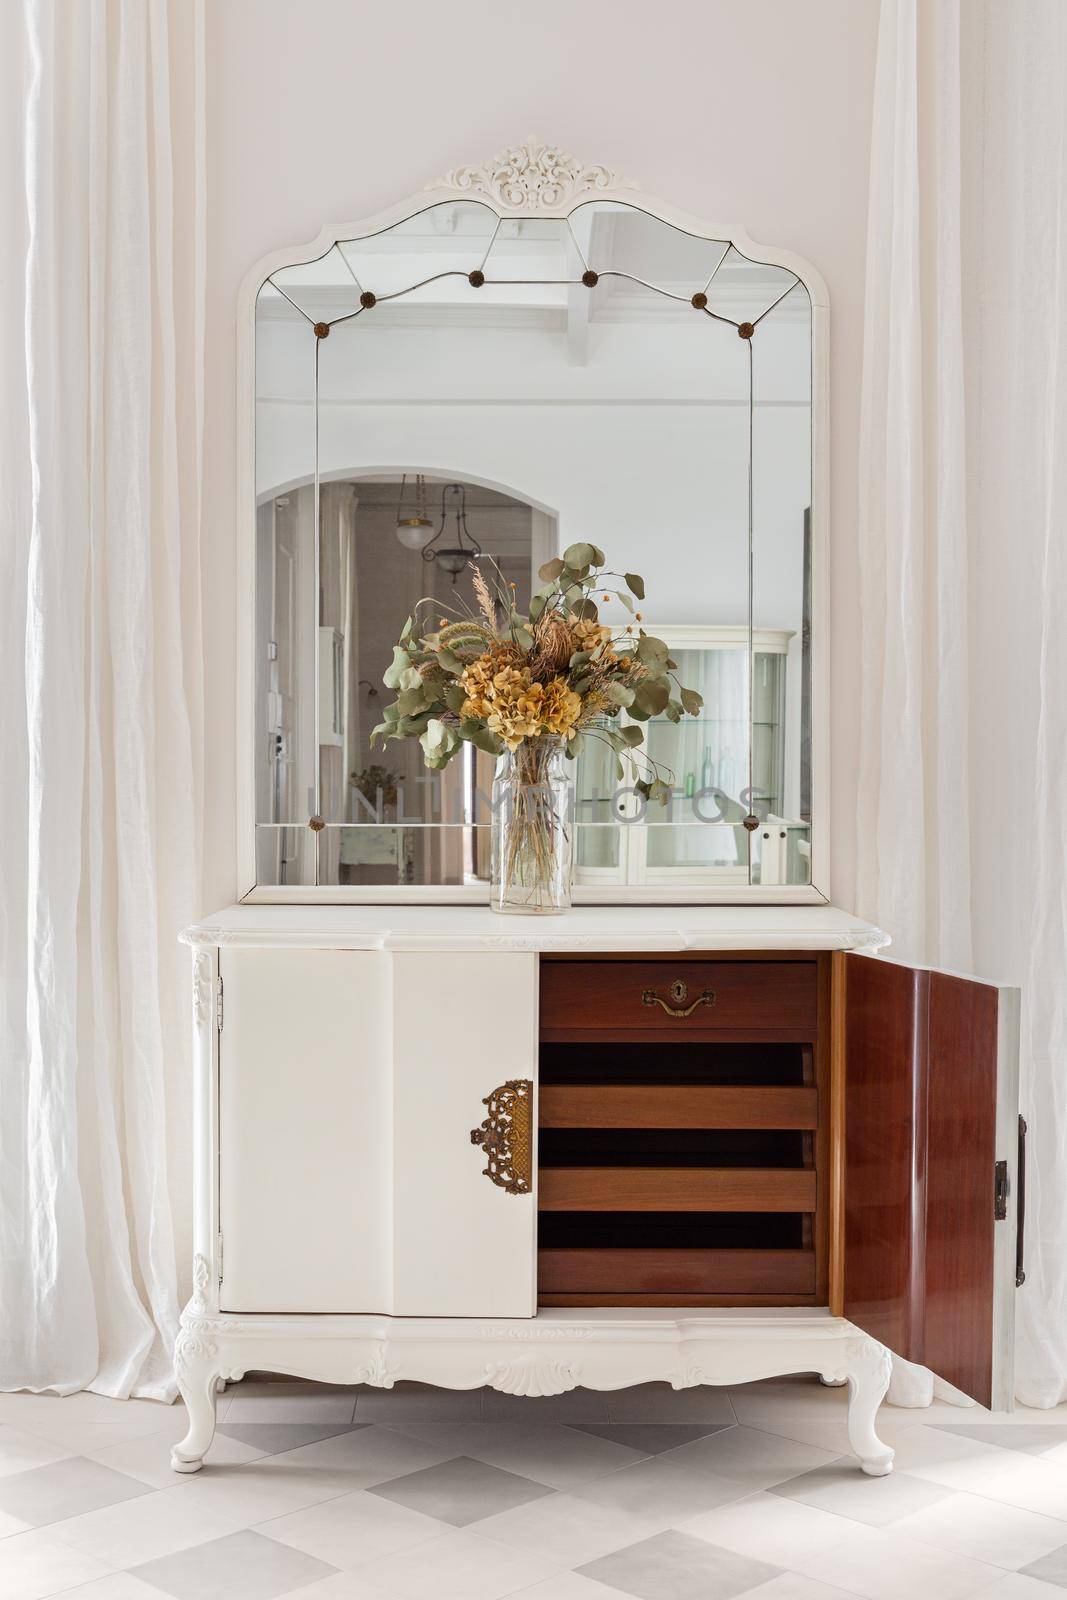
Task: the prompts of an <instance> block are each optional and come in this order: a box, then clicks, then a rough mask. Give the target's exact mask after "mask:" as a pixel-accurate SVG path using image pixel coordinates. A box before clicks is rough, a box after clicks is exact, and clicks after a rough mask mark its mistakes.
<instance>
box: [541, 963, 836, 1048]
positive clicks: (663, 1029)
mask: <svg viewBox="0 0 1067 1600" xmlns="http://www.w3.org/2000/svg"><path fill="white" fill-rule="evenodd" d="M818 987H819V986H818V964H817V962H816V961H815V960H811V961H694V960H692V959H685V960H679V961H674V960H668V961H620V960H613V961H543V962H542V963H541V1037H542V1038H543V1039H548V1040H552V1039H557V1040H560V1039H583V1038H585V1039H589V1038H599V1039H605V1040H609V1039H625V1038H630V1037H633V1035H635V1034H643V1035H645V1036H647V1037H652V1036H655V1037H657V1038H664V1037H674V1036H676V1037H679V1038H687V1037H688V1038H694V1037H697V1038H699V1037H706V1036H714V1035H715V1034H727V1033H735V1034H752V1035H755V1036H757V1037H758V1036H761V1035H763V1036H767V1035H779V1036H788V1037H789V1038H795V1039H808V1038H813V1037H814V1034H815V1028H816V1022H817V1018H818Z"/></svg>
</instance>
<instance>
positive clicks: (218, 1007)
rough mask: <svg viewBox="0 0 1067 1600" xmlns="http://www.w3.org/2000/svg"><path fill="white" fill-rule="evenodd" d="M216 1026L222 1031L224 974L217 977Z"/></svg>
mask: <svg viewBox="0 0 1067 1600" xmlns="http://www.w3.org/2000/svg"><path fill="white" fill-rule="evenodd" d="M215 1026H216V1028H217V1029H218V1030H219V1032H220V1033H221V1032H222V976H221V974H220V976H219V977H217V978H216V979H215Z"/></svg>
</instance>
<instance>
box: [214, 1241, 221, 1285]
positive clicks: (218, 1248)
mask: <svg viewBox="0 0 1067 1600" xmlns="http://www.w3.org/2000/svg"><path fill="white" fill-rule="evenodd" d="M215 1262H216V1265H217V1267H218V1274H219V1283H220V1284H221V1283H222V1234H221V1233H220V1234H219V1236H218V1239H217V1240H216V1242H215Z"/></svg>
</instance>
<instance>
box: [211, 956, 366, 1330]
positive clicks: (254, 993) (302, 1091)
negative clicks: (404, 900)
mask: <svg viewBox="0 0 1067 1600" xmlns="http://www.w3.org/2000/svg"><path fill="white" fill-rule="evenodd" d="M219 968H220V972H221V975H222V980H223V1029H222V1033H221V1035H220V1038H219V1220H220V1228H221V1231H222V1236H223V1246H224V1248H223V1264H222V1286H221V1291H220V1298H221V1305H222V1308H223V1309H224V1310H226V1311H246V1312H252V1311H259V1312H270V1311H310V1312H324V1311H390V1310H392V1239H391V1233H392V1217H391V1194H392V1162H391V1142H392V1141H391V1124H392V1106H391V1099H392V1071H391V1039H390V1018H391V1009H392V1008H391V984H390V958H389V956H388V955H385V954H383V953H381V952H378V951H364V950H273V949H227V948H223V949H222V951H221V952H220V957H219Z"/></svg>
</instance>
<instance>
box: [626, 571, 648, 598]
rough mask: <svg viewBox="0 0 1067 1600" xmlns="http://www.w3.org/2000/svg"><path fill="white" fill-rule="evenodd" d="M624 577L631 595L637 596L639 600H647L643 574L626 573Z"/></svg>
mask: <svg viewBox="0 0 1067 1600" xmlns="http://www.w3.org/2000/svg"><path fill="white" fill-rule="evenodd" d="M623 576H624V578H625V579H626V587H627V588H628V589H629V591H630V593H631V594H635V595H636V596H637V598H638V599H639V600H643V599H644V598H645V580H644V578H642V576H641V574H640V573H639V572H626V573H624V574H623Z"/></svg>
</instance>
